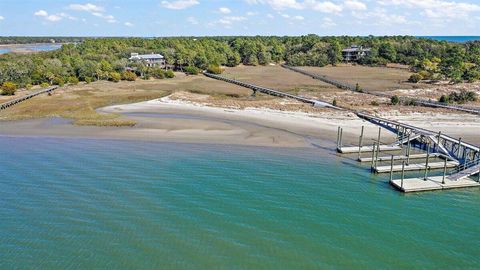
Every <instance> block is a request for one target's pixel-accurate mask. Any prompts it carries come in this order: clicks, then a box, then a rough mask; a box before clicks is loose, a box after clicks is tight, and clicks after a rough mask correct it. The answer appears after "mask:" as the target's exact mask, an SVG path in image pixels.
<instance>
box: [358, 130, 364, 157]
mask: <svg viewBox="0 0 480 270" xmlns="http://www.w3.org/2000/svg"><path fill="white" fill-rule="evenodd" d="M364 128H365V127H364V126H362V131H361V132H360V138H359V139H358V160H359V161H360V157H361V152H362V144H363V130H364Z"/></svg>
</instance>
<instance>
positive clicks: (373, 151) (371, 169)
mask: <svg viewBox="0 0 480 270" xmlns="http://www.w3.org/2000/svg"><path fill="white" fill-rule="evenodd" d="M376 145H377V143H373V149H372V162H371V165H370V171H372V172H373V162H374V160H375V146H376Z"/></svg>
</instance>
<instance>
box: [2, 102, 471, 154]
mask: <svg viewBox="0 0 480 270" xmlns="http://www.w3.org/2000/svg"><path fill="white" fill-rule="evenodd" d="M97 111H98V112H100V113H116V114H119V115H121V116H122V118H125V119H131V120H134V121H136V122H137V123H138V124H137V125H136V126H134V127H95V126H76V125H73V124H72V123H71V122H72V121H71V120H68V119H63V118H43V119H34V120H17V121H4V122H2V124H1V125H0V136H30V137H32V136H35V137H38V136H43V137H62V138H70V137H71V138H87V139H112V140H141V141H154V142H178V143H207V144H222V145H248V146H266V147H281V148H305V147H307V148H309V147H316V146H317V145H322V146H323V145H328V147H334V146H335V140H336V133H337V128H338V127H339V126H340V127H343V128H344V140H343V141H344V143H345V145H356V144H358V136H359V132H360V129H361V126H362V125H364V126H365V127H366V128H365V142H367V141H368V142H369V141H370V140H373V139H375V138H376V136H377V132H378V127H377V126H375V125H373V124H370V123H368V122H365V121H363V120H361V119H359V118H357V117H356V116H355V115H353V114H352V113H349V112H342V111H323V112H315V113H306V112H300V111H280V110H274V109H266V108H250V107H249V108H244V109H237V108H222V107H213V106H208V105H206V104H201V103H196V102H190V101H186V100H181V99H171V97H170V96H167V97H164V98H160V99H154V100H149V101H144V102H139V103H132V104H124V105H113V106H108V107H104V108H100V109H98V110H97ZM379 116H382V117H386V118H390V119H395V120H398V121H401V122H404V123H408V124H413V125H416V126H419V127H423V128H426V129H430V130H433V131H438V130H442V132H443V133H444V134H447V135H450V136H452V137H459V136H461V137H462V138H463V140H464V141H467V142H470V143H473V144H480V137H479V136H478V135H477V134H480V119H476V116H474V115H466V114H447V115H445V114H441V113H434V112H432V113H427V114H425V113H411V114H404V113H400V112H395V111H393V112H388V113H384V114H380V115H379ZM382 139H383V140H385V141H386V142H393V141H394V139H395V137H394V134H393V133H387V132H383V133H382Z"/></svg>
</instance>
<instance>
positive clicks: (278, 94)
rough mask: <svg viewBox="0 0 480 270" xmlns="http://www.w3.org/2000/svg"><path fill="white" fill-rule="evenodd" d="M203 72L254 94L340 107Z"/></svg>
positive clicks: (319, 105) (321, 105)
mask: <svg viewBox="0 0 480 270" xmlns="http://www.w3.org/2000/svg"><path fill="white" fill-rule="evenodd" d="M203 74H204V75H205V76H207V77H209V78H212V79H216V80H221V81H224V82H228V83H232V84H236V85H239V86H242V87H245V88H249V89H251V90H253V95H255V94H256V93H257V92H260V93H263V94H267V95H271V96H276V97H285V98H291V99H294V100H297V101H300V102H303V103H308V104H311V105H313V106H315V107H327V108H333V109H340V108H339V107H337V106H334V105H332V104H330V103H328V102H326V101H323V100H319V99H311V98H306V97H302V96H297V95H292V94H289V93H285V92H282V91H278V90H275V89H271V88H266V87H262V86H258V85H254V84H251V83H246V82H242V81H238V80H233V79H230V78H227V77H224V76H220V75H216V74H212V73H208V72H205V73H203Z"/></svg>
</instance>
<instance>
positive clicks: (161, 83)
mask: <svg viewBox="0 0 480 270" xmlns="http://www.w3.org/2000/svg"><path fill="white" fill-rule="evenodd" d="M176 91H185V92H191V93H200V94H208V95H211V97H212V98H213V99H219V100H221V99H228V98H235V99H247V98H248V97H249V95H250V93H251V92H250V91H249V90H248V89H245V88H242V87H238V86H234V85H230V84H227V83H224V82H220V81H216V80H212V79H208V78H206V77H204V76H188V77H185V76H179V77H178V78H174V79H169V80H149V81H142V80H138V81H135V82H124V81H123V82H120V83H113V82H106V81H99V82H94V83H91V84H84V83H81V84H78V85H75V86H66V87H61V88H59V89H57V90H56V91H54V93H53V94H52V95H40V96H37V97H35V98H32V99H30V100H27V101H25V102H22V103H20V104H18V105H15V106H13V107H11V108H8V109H6V110H3V111H0V120H18V119H31V118H43V117H64V118H69V119H73V120H74V123H75V124H77V125H97V126H132V125H134V124H135V122H133V121H131V120H129V119H124V118H122V117H119V116H118V115H114V114H104V113H98V112H97V111H96V109H98V108H100V107H104V106H109V105H114V104H125V103H134V102H140V101H145V100H151V99H155V98H160V97H163V96H166V95H168V94H170V93H173V92H176Z"/></svg>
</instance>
